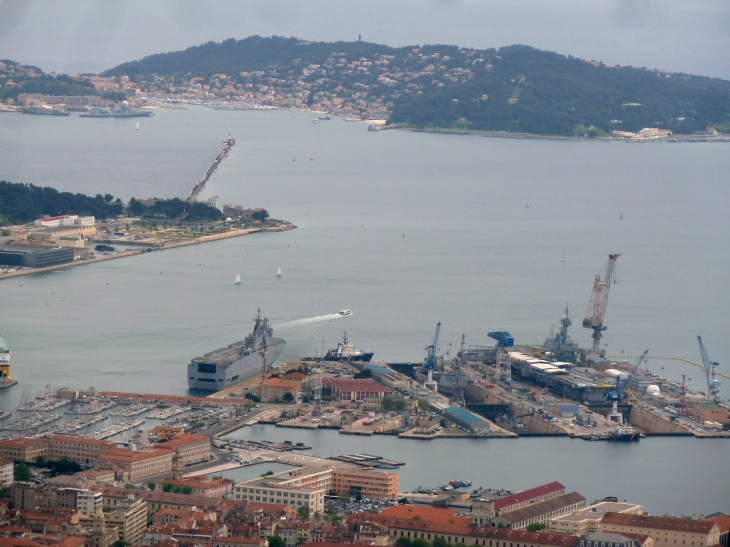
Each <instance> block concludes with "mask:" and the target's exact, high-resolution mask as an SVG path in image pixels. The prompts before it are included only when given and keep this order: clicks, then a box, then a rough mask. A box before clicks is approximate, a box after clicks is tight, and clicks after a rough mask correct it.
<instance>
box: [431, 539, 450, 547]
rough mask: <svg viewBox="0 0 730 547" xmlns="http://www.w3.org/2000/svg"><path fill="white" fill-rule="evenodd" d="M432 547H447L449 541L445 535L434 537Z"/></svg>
mask: <svg viewBox="0 0 730 547" xmlns="http://www.w3.org/2000/svg"><path fill="white" fill-rule="evenodd" d="M431 545H432V547H446V546H447V543H446V540H445V539H444V537H443V536H440V537H437V538H434V540H433V542H431Z"/></svg>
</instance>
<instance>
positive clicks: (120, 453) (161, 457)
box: [99, 448, 175, 481]
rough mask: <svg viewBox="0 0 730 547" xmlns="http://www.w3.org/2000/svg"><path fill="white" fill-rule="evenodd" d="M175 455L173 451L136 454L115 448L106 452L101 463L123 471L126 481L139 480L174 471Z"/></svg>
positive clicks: (157, 450) (156, 450)
mask: <svg viewBox="0 0 730 547" xmlns="http://www.w3.org/2000/svg"><path fill="white" fill-rule="evenodd" d="M174 455H175V452H174V451H173V450H167V449H164V450H162V449H153V450H140V451H139V452H134V451H132V450H124V449H121V448H115V449H111V450H108V451H106V452H105V453H104V454H103V455H101V456H100V457H99V461H100V462H104V463H105V464H107V465H109V466H110V467H112V468H117V469H119V470H120V471H121V474H122V475H123V479H124V480H130V481H133V480H137V479H141V478H144V477H150V476H152V475H159V474H161V473H167V472H168V471H170V470H171V469H172V458H173V456H174Z"/></svg>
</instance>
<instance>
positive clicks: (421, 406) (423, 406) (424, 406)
mask: <svg viewBox="0 0 730 547" xmlns="http://www.w3.org/2000/svg"><path fill="white" fill-rule="evenodd" d="M418 410H420V411H421V412H425V411H426V410H428V401H427V400H426V399H418Z"/></svg>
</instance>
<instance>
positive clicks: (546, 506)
mask: <svg viewBox="0 0 730 547" xmlns="http://www.w3.org/2000/svg"><path fill="white" fill-rule="evenodd" d="M585 504H586V499H585V498H584V497H583V496H581V495H580V494H578V493H577V492H571V493H570V494H563V495H562V496H558V497H556V498H550V499H548V500H545V501H541V502H540V503H535V504H533V505H529V506H527V507H522V508H520V509H515V510H514V511H509V512H507V513H502V514H501V515H499V516H498V517H495V518H494V519H492V526H497V527H500V528H509V529H512V530H524V529H525V528H527V527H528V526H529V525H530V524H544V525H547V523H548V521H549V520H550V519H551V518H554V517H559V516H561V515H566V514H568V513H572V512H573V511H577V510H579V509H582V508H583V507H585Z"/></svg>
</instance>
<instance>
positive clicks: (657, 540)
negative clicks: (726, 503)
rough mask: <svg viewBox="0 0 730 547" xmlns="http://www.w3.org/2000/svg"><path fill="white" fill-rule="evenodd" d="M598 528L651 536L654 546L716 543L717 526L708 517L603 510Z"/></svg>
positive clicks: (688, 546) (704, 546) (707, 546)
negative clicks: (663, 515) (661, 515)
mask: <svg viewBox="0 0 730 547" xmlns="http://www.w3.org/2000/svg"><path fill="white" fill-rule="evenodd" d="M601 529H602V531H604V532H616V533H619V534H623V533H629V534H642V535H643V534H645V535H647V536H651V537H652V538H654V545H655V547H678V546H684V547H692V546H694V547H713V546H714V545H717V544H719V543H720V526H718V524H717V523H716V522H712V521H710V520H691V519H684V518H674V517H650V516H645V515H631V514H627V513H606V514H605V515H604V516H603V518H602V519H601ZM675 541H676V542H677V543H675ZM680 541H681V542H682V543H679V542H680Z"/></svg>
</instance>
